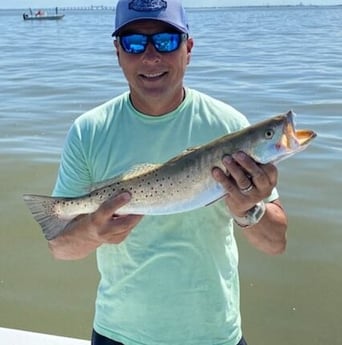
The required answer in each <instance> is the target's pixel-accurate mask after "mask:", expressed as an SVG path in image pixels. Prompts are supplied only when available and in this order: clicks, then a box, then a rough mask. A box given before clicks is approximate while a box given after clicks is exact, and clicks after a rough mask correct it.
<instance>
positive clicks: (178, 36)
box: [118, 32, 188, 54]
mask: <svg viewBox="0 0 342 345" xmlns="http://www.w3.org/2000/svg"><path fill="white" fill-rule="evenodd" d="M187 38H188V35H187V34H184V33H178V32H173V33H172V32H160V33H157V34H153V35H145V34H127V35H119V36H118V40H119V42H120V45H121V47H122V49H123V50H124V51H125V52H126V53H128V54H141V53H143V52H144V51H145V50H146V47H147V45H148V43H149V42H151V43H152V44H153V47H154V49H155V50H156V51H157V52H159V53H171V52H173V51H175V50H177V49H178V48H179V47H180V45H181V43H182V42H183V41H185V40H187Z"/></svg>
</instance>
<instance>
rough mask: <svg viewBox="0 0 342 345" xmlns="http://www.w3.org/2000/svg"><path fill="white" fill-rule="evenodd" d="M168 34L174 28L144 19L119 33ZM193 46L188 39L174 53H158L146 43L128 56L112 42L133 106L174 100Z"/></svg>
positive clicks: (180, 86) (118, 45)
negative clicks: (136, 52)
mask: <svg viewBox="0 0 342 345" xmlns="http://www.w3.org/2000/svg"><path fill="white" fill-rule="evenodd" d="M170 31H171V32H172V31H174V29H173V28H170V26H168V25H167V24H165V23H162V22H160V21H156V20H144V21H139V22H134V23H131V24H128V25H126V26H125V27H124V28H123V29H122V31H121V33H120V34H122V35H124V34H132V33H134V34H137V33H139V34H148V35H151V34H155V33H161V32H170ZM192 46H193V41H192V39H191V38H189V39H187V40H185V41H183V42H181V44H180V47H179V48H178V49H177V50H175V51H173V52H170V53H160V52H158V51H157V50H156V49H155V48H154V47H153V45H152V43H151V42H149V43H148V45H147V47H146V50H145V51H144V52H142V53H140V54H130V53H126V52H125V51H124V50H123V48H122V47H121V45H120V44H119V43H118V41H115V47H116V50H117V56H118V60H119V64H120V66H121V68H122V70H123V73H124V75H125V77H126V79H127V81H128V83H129V87H130V90H131V97H132V101H133V103H134V104H135V105H136V104H140V103H141V102H142V103H146V102H150V104H151V102H156V101H158V102H163V101H167V100H168V101H171V100H173V99H174V100H175V99H176V98H177V97H178V96H179V94H180V93H182V92H183V78H184V74H185V70H186V66H187V65H188V64H189V61H190V53H191V49H192ZM177 105H178V104H177Z"/></svg>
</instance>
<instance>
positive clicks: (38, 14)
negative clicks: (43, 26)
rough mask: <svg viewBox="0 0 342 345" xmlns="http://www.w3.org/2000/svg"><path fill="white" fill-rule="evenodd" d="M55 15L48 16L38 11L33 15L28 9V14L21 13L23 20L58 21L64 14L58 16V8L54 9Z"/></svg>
mask: <svg viewBox="0 0 342 345" xmlns="http://www.w3.org/2000/svg"><path fill="white" fill-rule="evenodd" d="M55 11H56V14H53V15H49V14H48V13H47V12H46V11H44V10H38V11H37V12H36V13H35V14H33V12H32V10H31V9H30V14H27V13H23V19H24V20H59V19H62V18H63V17H64V14H58V8H57V7H56V10H55Z"/></svg>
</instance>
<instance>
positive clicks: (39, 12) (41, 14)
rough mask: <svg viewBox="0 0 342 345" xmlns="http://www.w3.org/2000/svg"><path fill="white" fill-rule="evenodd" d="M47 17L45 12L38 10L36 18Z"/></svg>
mask: <svg viewBox="0 0 342 345" xmlns="http://www.w3.org/2000/svg"><path fill="white" fill-rule="evenodd" d="M44 15H45V12H44V11H43V10H38V11H37V12H36V17H41V16H44Z"/></svg>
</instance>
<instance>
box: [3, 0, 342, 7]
mask: <svg viewBox="0 0 342 345" xmlns="http://www.w3.org/2000/svg"><path fill="white" fill-rule="evenodd" d="M116 2H117V1H116V0H11V1H8V0H0V8H3V9H5V8H28V7H32V8H51V7H55V6H58V7H71V6H72V7H74V6H75V7H78V6H91V5H104V6H115V4H116ZM300 3H302V4H303V5H339V4H342V0H183V4H184V6H186V7H200V6H259V5H298V4H300Z"/></svg>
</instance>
